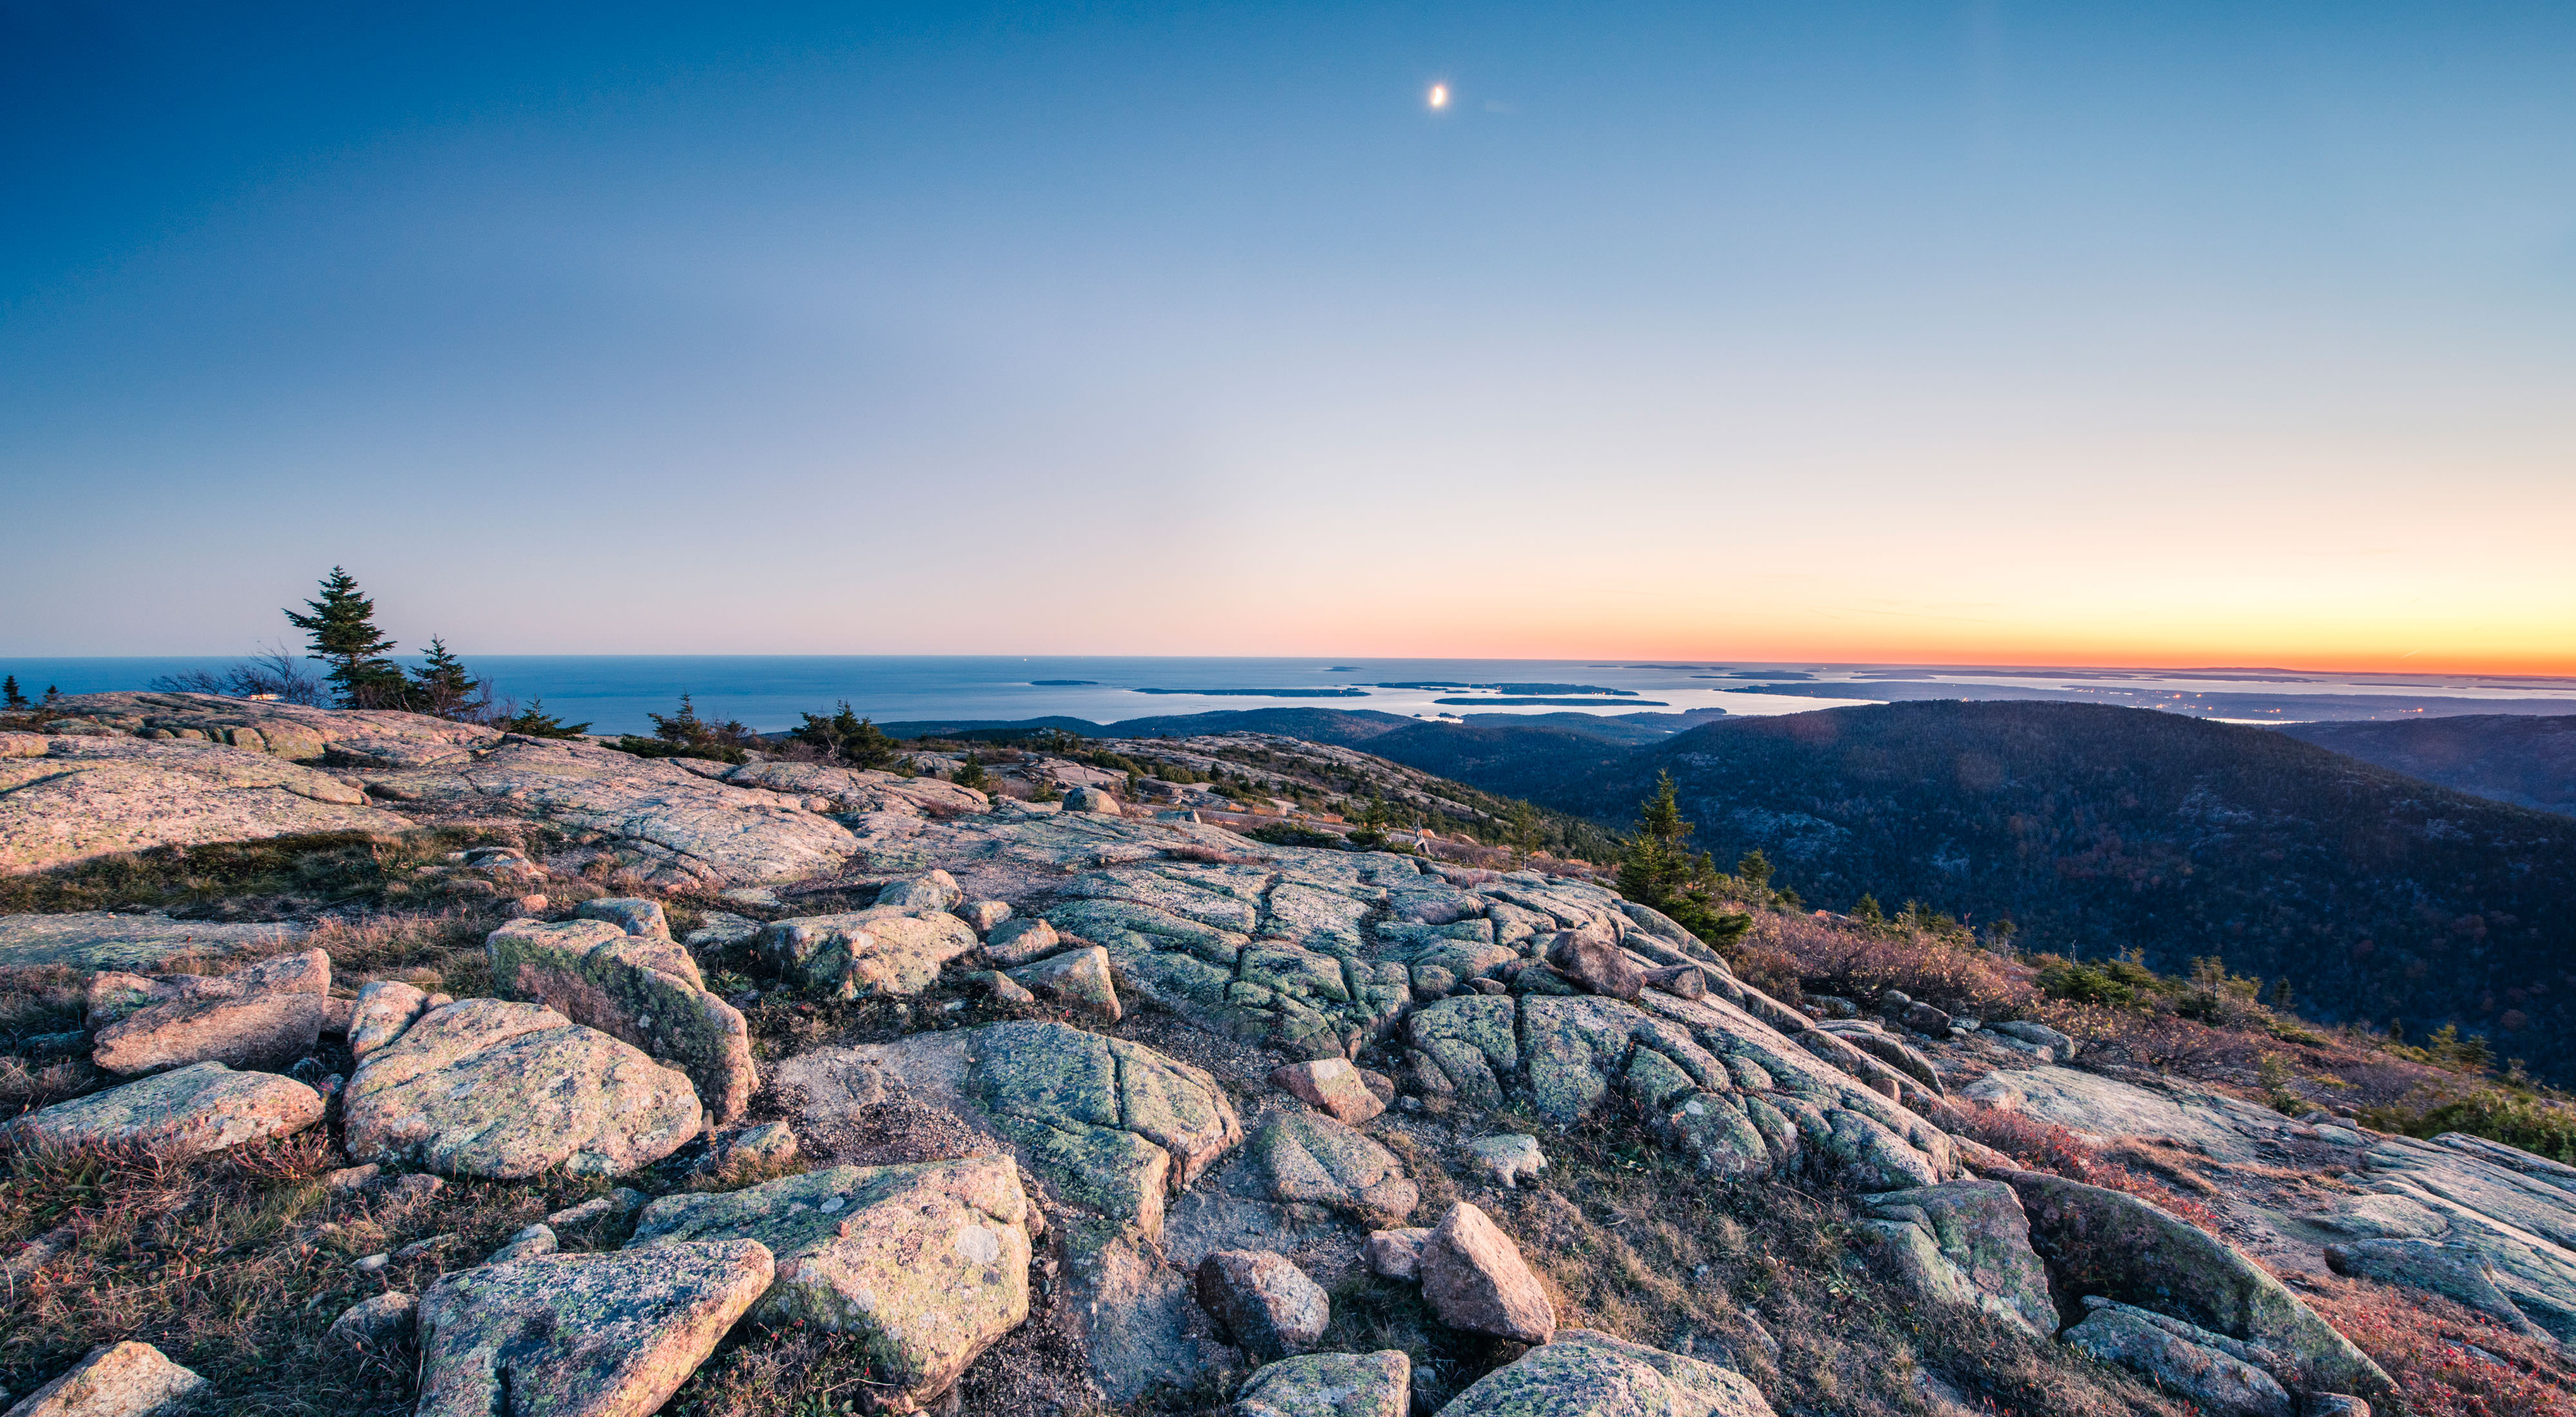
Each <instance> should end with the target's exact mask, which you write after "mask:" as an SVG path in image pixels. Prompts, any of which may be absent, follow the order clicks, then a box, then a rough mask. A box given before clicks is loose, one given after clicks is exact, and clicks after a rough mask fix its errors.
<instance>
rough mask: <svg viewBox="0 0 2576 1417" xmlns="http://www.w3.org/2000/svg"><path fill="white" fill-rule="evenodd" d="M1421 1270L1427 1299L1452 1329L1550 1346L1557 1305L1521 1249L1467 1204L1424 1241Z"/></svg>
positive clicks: (1451, 1213) (1460, 1204)
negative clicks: (1532, 1269)
mask: <svg viewBox="0 0 2576 1417" xmlns="http://www.w3.org/2000/svg"><path fill="white" fill-rule="evenodd" d="M1418 1270H1419V1273H1420V1275H1421V1277H1422V1298H1423V1301H1424V1302H1426V1303H1428V1304H1429V1305H1430V1306H1431V1311H1432V1312H1433V1313H1435V1314H1437V1315H1439V1316H1440V1321H1441V1322H1442V1323H1444V1324H1447V1325H1449V1326H1450V1327H1451V1328H1462V1329H1466V1330H1467V1331H1469V1332H1470V1333H1490V1334H1493V1335H1495V1336H1497V1337H1500V1338H1511V1339H1518V1340H1519V1341H1520V1342H1523V1343H1545V1342H1547V1341H1548V1339H1549V1338H1550V1337H1551V1336H1553V1335H1554V1334H1555V1332H1556V1306H1555V1304H1554V1303H1552V1302H1551V1301H1550V1300H1549V1299H1548V1297H1547V1289H1546V1287H1545V1286H1543V1285H1541V1284H1540V1283H1539V1280H1538V1276H1537V1275H1536V1274H1533V1273H1531V1271H1530V1267H1529V1262H1528V1261H1527V1260H1524V1259H1522V1258H1521V1248H1520V1246H1518V1245H1516V1244H1514V1243H1512V1237H1511V1236H1509V1235H1506V1234H1504V1233H1503V1232H1502V1229H1501V1227H1499V1226H1497V1225H1495V1224H1494V1222H1493V1221H1492V1220H1491V1219H1490V1218H1488V1217H1487V1216H1486V1214H1485V1212H1483V1211H1482V1210H1479V1209H1477V1208H1476V1207H1475V1206H1473V1205H1470V1204H1468V1203H1467V1202H1465V1201H1460V1202H1458V1203H1457V1204H1455V1205H1453V1206H1451V1207H1450V1208H1449V1213H1448V1215H1446V1216H1444V1217H1442V1219H1441V1221H1440V1224H1439V1225H1438V1226H1437V1227H1436V1228H1434V1229H1433V1230H1432V1232H1431V1238H1430V1239H1428V1240H1426V1241H1424V1242H1423V1246H1422V1258H1421V1260H1420V1262H1419V1266H1418Z"/></svg>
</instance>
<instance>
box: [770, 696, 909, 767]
mask: <svg viewBox="0 0 2576 1417" xmlns="http://www.w3.org/2000/svg"><path fill="white" fill-rule="evenodd" d="M798 716H799V717H801V718H803V719H804V720H805V722H804V723H803V724H802V725H800V726H798V727H796V728H794V729H792V730H790V731H789V733H788V735H787V736H789V737H790V738H793V739H795V740H796V741H797V742H799V743H802V744H805V745H806V746H807V747H810V748H820V749H821V750H823V751H824V752H825V753H827V754H830V755H831V756H832V757H835V758H838V759H839V760H840V761H842V762H845V763H848V764H849V765H850V766H852V767H858V768H879V769H882V768H884V767H885V766H886V765H887V764H889V763H891V762H893V761H894V756H895V746H894V740H893V739H892V738H889V737H887V736H886V735H885V732H884V730H882V729H880V728H878V727H877V726H876V723H875V721H874V720H872V719H865V718H861V717H859V716H858V715H857V714H855V713H852V712H851V711H850V701H849V700H847V699H843V700H841V707H840V708H839V709H838V710H837V711H835V712H834V713H833V714H832V715H831V716H830V717H829V718H826V717H824V716H823V715H821V714H819V713H808V714H800V715H798Z"/></svg>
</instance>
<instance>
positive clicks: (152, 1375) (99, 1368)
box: [9, 1339, 214, 1417]
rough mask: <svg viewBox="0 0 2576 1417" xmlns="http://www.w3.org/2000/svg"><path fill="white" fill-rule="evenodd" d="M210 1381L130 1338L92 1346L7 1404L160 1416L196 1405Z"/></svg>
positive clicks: (53, 1415) (18, 1416) (18, 1410)
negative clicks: (64, 1370) (66, 1367)
mask: <svg viewBox="0 0 2576 1417" xmlns="http://www.w3.org/2000/svg"><path fill="white" fill-rule="evenodd" d="M213 1386H214V1384H212V1383H209V1382H207V1381H206V1380H205V1379H204V1378H201V1377H199V1376H197V1375H196V1374H195V1373H193V1372H190V1371H189V1370H188V1369H186V1368H182V1367H180V1366H179V1365H178V1364H176V1363H173V1362H171V1361H170V1360H169V1359H168V1358H167V1357H164V1356H163V1355H162V1352H161V1350H160V1349H158V1348H155V1347H153V1346H152V1345H151V1344H149V1343H136V1342H134V1341H132V1340H130V1339H129V1340H127V1341H126V1342H123V1343H111V1344H109V1345H107V1346H106V1347H104V1348H95V1349H92V1350H90V1354H89V1356H88V1357H86V1358H83V1359H82V1360H80V1362H78V1363H76V1364H74V1365H72V1369H71V1371H70V1372H67V1373H65V1374H63V1375H62V1376H61V1377H59V1378H56V1379H54V1380H53V1381H52V1382H49V1383H47V1384H45V1385H44V1386H43V1387H40V1388H38V1389H36V1390H35V1391H34V1392H31V1393H29V1394H27V1396H26V1398H25V1400H23V1401H21V1402H20V1403H18V1405H17V1406H15V1407H12V1408H10V1409H9V1417H161V1414H163V1413H178V1412H185V1411H189V1410H191V1409H193V1408H195V1407H196V1406H197V1403H198V1401H199V1400H200V1399H201V1398H203V1397H205V1396H207V1395H208V1394H209V1392H210V1391H211V1389H212V1388H213Z"/></svg>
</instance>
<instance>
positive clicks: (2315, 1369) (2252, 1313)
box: [2005, 1171, 2397, 1401]
mask: <svg viewBox="0 0 2576 1417" xmlns="http://www.w3.org/2000/svg"><path fill="white" fill-rule="evenodd" d="M2005 1179H2006V1180H2008V1181H2009V1182H2010V1183H2011V1185H2012V1188H2013V1189H2014V1190H2015V1191H2016V1192H2018V1193H2019V1194H2020V1196H2021V1202H2022V1209H2023V1211H2024V1212H2025V1213H2026V1214H2028V1215H2029V1217H2030V1227H2031V1241H2032V1243H2033V1245H2034V1247H2035V1248H2036V1249H2037V1250H2038V1251H2039V1255H2040V1258H2041V1259H2043V1260H2045V1261H2046V1262H2047V1265H2048V1278H2049V1287H2050V1289H2051V1290H2052V1291H2053V1292H2054V1293H2056V1294H2057V1295H2059V1296H2062V1297H2064V1298H2070V1299H2071V1298H2074V1297H2076V1296H2083V1297H2088V1298H2089V1297H2093V1296H2100V1297H2102V1298H2107V1299H2114V1300H2118V1301H2120V1302H2122V1303H2126V1304H2131V1305H2134V1306H2136V1307H2138V1308H2140V1309H2145V1310H2149V1311H2152V1312H2154V1313H2158V1314H2163V1315H2167V1316H2169V1317H2172V1318H2177V1319H2181V1320H2183V1321H2184V1322H2186V1323H2189V1324H2192V1325H2195V1326H2197V1327H2199V1328H2204V1329H2208V1330H2210V1331H2211V1332H2213V1333H2217V1334H2220V1335H2222V1336H2225V1337H2228V1338H2233V1339H2237V1340H2240V1341H2243V1342H2246V1343H2251V1344H2256V1345H2259V1346H2261V1347H2263V1348H2265V1349H2268V1350H2270V1351H2271V1352H2273V1353H2276V1354H2279V1355H2280V1357H2281V1359H2282V1361H2283V1362H2284V1363H2286V1364H2287V1365H2289V1366H2290V1368H2291V1369H2292V1370H2293V1371H2291V1372H2290V1373H2289V1374H2288V1375H2287V1377H2288V1379H2289V1381H2290V1385H2291V1386H2293V1387H2296V1388H2299V1389H2301V1390H2303V1391H2304V1390H2314V1391H2320V1392H2340V1393H2350V1394H2353V1395H2355V1396H2358V1397H2363V1398H2367V1399H2369V1400H2372V1401H2379V1400H2381V1399H2383V1398H2389V1397H2393V1396H2395V1394H2396V1390H2397V1389H2396V1385H2395V1384H2394V1383H2392V1382H2390V1381H2389V1378H2388V1375H2387V1374H2386V1373H2385V1372H2382V1371H2381V1370H2380V1367H2379V1365H2378V1364H2376V1363H2373V1362H2372V1361H2370V1359H2369V1358H2368V1357H2367V1356H2365V1355H2364V1354H2363V1353H2362V1351H2361V1350H2360V1349H2358V1348H2355V1347H2354V1346H2353V1345H2352V1340H2350V1339H2348V1338H2345V1337H2344V1336H2343V1335H2342V1334H2340V1333H2337V1332H2336V1331H2335V1330H2334V1328H2333V1327H2332V1326H2331V1325H2329V1324H2327V1323H2326V1321H2325V1320H2324V1319H2322V1318H2319V1317H2318V1316H2317V1313H2316V1311H2315V1310H2314V1309H2311V1308H2309V1307H2308V1306H2307V1304H2306V1303H2305V1302H2304V1301H2302V1300H2301V1299H2300V1298H2299V1296H2298V1295H2296V1294H2293V1293H2291V1292H2290V1291H2289V1289H2288V1288H2287V1287H2285V1286H2284V1285H2283V1284H2282V1283H2281V1281H2279V1280H2277V1279H2274V1278H2273V1277H2272V1276H2271V1274H2270V1273H2268V1272H2267V1271H2265V1270H2264V1269H2262V1268H2261V1267H2260V1266H2258V1265H2256V1264H2255V1263H2254V1262H2253V1261H2251V1260H2249V1259H2247V1258H2246V1257H2245V1256H2243V1255H2241V1254H2238V1253H2237V1252H2236V1250H2235V1249H2234V1247H2232V1246H2230V1245H2229V1244H2227V1242H2225V1241H2223V1240H2220V1239H2218V1238H2216V1237H2214V1236H2212V1235H2209V1234H2207V1233H2205V1232H2203V1231H2201V1230H2199V1229H2198V1228H2196V1227H2194V1226H2192V1225H2190V1224H2189V1223H2187V1222H2185V1221H2183V1220H2181V1219H2180V1218H2178V1217H2176V1216H2173V1215H2169V1214H2167V1213H2166V1212H2164V1211H2162V1210H2159V1209H2158V1208H2156V1207H2155V1206H2152V1205H2149V1204H2147V1203H2146V1202H2145V1201H2142V1200H2140V1199H2138V1198H2137V1197H2135V1196H2132V1195H2128V1194H2125V1193H2123V1192H2120V1191H2113V1190H2106V1189H2104V1188H2102V1187H2100V1186H2088V1185H2085V1184H2084V1183H2083V1182H2081V1181H2069V1180H2067V1179H2065V1178H2063V1177H2060V1176H2050V1175H2045V1174H2043V1173H2040V1172H2036V1171H2016V1172H2013V1173H2011V1174H2010V1175H2008V1176H2007V1177H2005ZM2061 1312H2063V1310H2061Z"/></svg>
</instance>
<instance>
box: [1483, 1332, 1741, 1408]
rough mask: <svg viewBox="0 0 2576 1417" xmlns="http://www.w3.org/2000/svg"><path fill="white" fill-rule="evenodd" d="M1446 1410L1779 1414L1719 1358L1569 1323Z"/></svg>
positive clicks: (1486, 1378) (1488, 1374)
mask: <svg viewBox="0 0 2576 1417" xmlns="http://www.w3.org/2000/svg"><path fill="white" fill-rule="evenodd" d="M1440 1412H1441V1417H1772V1413H1771V1404H1770V1403H1768V1402H1766V1401H1764V1400H1763V1398H1762V1390H1761V1389H1759V1388H1757V1387H1755V1386H1754V1385H1753V1384H1752V1383H1751V1382H1750V1381H1748V1380H1746V1379H1745V1378H1744V1377H1743V1375H1741V1374H1738V1373H1731V1372H1728V1371H1727V1370H1726V1369H1724V1368H1721V1367H1718V1366H1717V1365H1716V1364H1714V1363H1703V1362H1701V1361H1700V1360H1699V1359H1697V1358H1685V1357H1682V1356H1681V1355H1680V1354H1677V1353H1666V1352H1664V1351H1662V1350H1661V1349H1655V1348H1648V1347H1646V1346H1644V1345H1643V1344H1637V1343H1630V1342H1628V1341H1627V1340H1625V1339H1620V1338H1613V1337H1611V1336H1610V1335H1609V1334H1606V1333H1596V1332H1594V1331H1592V1330H1590V1329H1581V1328H1570V1329H1567V1330H1566V1331H1565V1332H1564V1333H1561V1334H1559V1335H1557V1337H1556V1339H1555V1341H1553V1342H1551V1343H1548V1344H1546V1345H1544V1346H1542V1347H1538V1348H1533V1349H1531V1350H1530V1351H1529V1352H1527V1353H1524V1354H1522V1355H1521V1356H1520V1357H1519V1358H1517V1359H1515V1360H1513V1361H1512V1362H1509V1363H1506V1364H1504V1365H1503V1366H1501V1367H1499V1368H1496V1369H1495V1370H1493V1371H1492V1372H1490V1373H1487V1374H1486V1375H1485V1376H1483V1377H1482V1378H1479V1379H1477V1380H1476V1382H1475V1383H1474V1385H1473V1386H1470V1387H1469V1388H1468V1389H1467V1390H1466V1391H1465V1392H1462V1393H1460V1394H1458V1395H1457V1396H1456V1397H1453V1398H1451V1399H1450V1400H1449V1405H1448V1406H1446V1407H1443V1408H1441V1409H1440Z"/></svg>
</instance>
